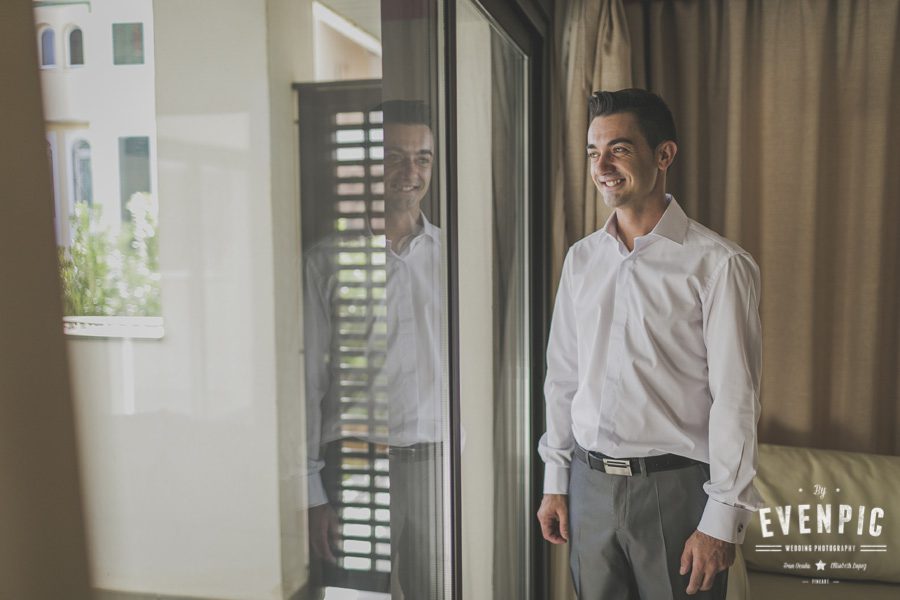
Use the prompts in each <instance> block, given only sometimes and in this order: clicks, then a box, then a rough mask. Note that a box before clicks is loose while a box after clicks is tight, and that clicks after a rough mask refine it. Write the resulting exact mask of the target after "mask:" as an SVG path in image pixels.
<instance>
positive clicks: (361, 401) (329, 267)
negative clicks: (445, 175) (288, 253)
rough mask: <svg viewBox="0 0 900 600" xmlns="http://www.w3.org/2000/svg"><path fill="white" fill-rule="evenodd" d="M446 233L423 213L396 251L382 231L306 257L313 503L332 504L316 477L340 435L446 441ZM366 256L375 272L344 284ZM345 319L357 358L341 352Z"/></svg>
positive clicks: (332, 243) (332, 242) (329, 242)
mask: <svg viewBox="0 0 900 600" xmlns="http://www.w3.org/2000/svg"><path fill="white" fill-rule="evenodd" d="M440 235H441V234H440V230H439V229H438V228H436V227H435V226H434V225H432V224H431V223H430V222H429V221H428V220H427V219H426V218H425V216H424V215H422V222H421V229H420V231H419V232H418V234H416V235H414V237H413V238H412V239H411V240H410V241H409V242H408V243H407V244H405V245H404V247H403V249H402V250H401V251H400V252H399V253H396V252H394V251H393V250H392V249H391V248H390V243H389V242H386V239H385V236H384V235H374V234H362V235H359V236H349V237H348V236H344V237H338V236H334V237H332V238H328V239H326V240H324V241H323V242H320V243H319V244H317V245H316V246H315V247H314V248H313V249H312V250H311V251H310V253H309V256H308V258H307V260H306V278H305V279H306V281H305V284H306V286H305V293H304V329H305V340H306V352H305V354H306V360H305V365H306V397H307V411H306V418H307V468H308V470H307V477H308V480H307V484H308V490H309V506H317V505H320V504H324V503H326V502H327V497H326V494H325V490H324V487H323V485H322V481H321V476H320V473H321V470H322V468H323V467H324V466H325V461H324V458H323V449H324V445H325V444H327V443H329V442H332V441H335V440H339V439H344V438H356V439H361V440H364V441H368V442H374V443H381V444H388V445H391V446H410V445H412V444H416V443H420V442H437V441H440V440H441V431H442V420H441V404H440V399H441V385H442V384H441V369H442V367H441V324H442V321H441V311H442V303H441V286H440V273H441V268H440V267H441V262H440V256H441V239H440ZM361 252H364V253H366V254H368V256H370V261H369V262H370V268H371V267H374V268H375V272H374V273H373V274H372V276H370V277H368V278H366V281H365V282H364V283H361V284H356V285H355V286H354V285H352V284H351V285H348V284H347V283H346V282H344V281H340V273H341V271H342V270H344V271H346V270H348V269H347V268H346V266H347V263H348V262H352V260H353V256H352V255H355V254H360V253H361ZM378 270H381V272H382V273H383V277H379V275H378V273H377V271H378ZM379 279H380V280H381V281H379ZM354 292H359V293H358V294H356V296H357V297H354ZM341 315H352V316H355V317H356V318H355V320H354V321H355V322H354V324H353V326H352V327H351V329H352V330H353V331H356V332H357V333H358V335H356V336H355V337H356V339H357V340H358V342H359V344H358V346H357V347H356V348H355V350H354V352H350V353H348V352H344V351H343V349H342V344H343V342H342V341H340V339H339V338H340V337H341V336H340V334H341V333H342V332H341V331H340V330H339V329H338V327H339V322H340V321H341V319H340V316H341ZM343 337H348V336H343ZM347 354H349V355H350V357H349V359H347V358H345V355H347ZM362 356H364V357H365V361H359V362H358V364H348V363H347V362H344V361H346V360H350V361H354V360H357V359H358V357H362Z"/></svg>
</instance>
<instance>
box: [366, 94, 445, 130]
mask: <svg viewBox="0 0 900 600" xmlns="http://www.w3.org/2000/svg"><path fill="white" fill-rule="evenodd" d="M375 110H380V111H381V112H382V115H383V119H384V122H385V123H395V124H399V125H425V126H427V127H429V128H430V127H431V110H429V108H428V105H427V104H425V102H423V101H422V100H387V101H385V102H382V103H381V104H380V105H379V106H378V108H376V109H375Z"/></svg>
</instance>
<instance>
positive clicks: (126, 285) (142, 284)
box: [59, 193, 162, 317]
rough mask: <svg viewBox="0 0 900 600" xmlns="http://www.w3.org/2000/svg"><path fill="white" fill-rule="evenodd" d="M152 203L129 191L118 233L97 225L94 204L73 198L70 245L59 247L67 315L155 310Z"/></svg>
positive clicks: (156, 265) (157, 312)
mask: <svg viewBox="0 0 900 600" xmlns="http://www.w3.org/2000/svg"><path fill="white" fill-rule="evenodd" d="M155 208H156V207H155V203H154V202H153V199H152V197H151V196H150V195H149V194H143V193H138V194H134V195H132V196H131V198H130V199H129V201H128V204H127V205H126V209H127V210H128V211H129V213H130V215H131V219H130V220H129V221H127V222H125V223H123V224H122V226H121V228H120V230H119V232H118V234H115V233H113V232H111V231H109V230H108V229H101V227H100V216H101V213H100V207H99V206H94V207H89V206H88V205H86V204H84V203H76V205H75V214H74V215H73V216H72V219H71V226H72V245H71V246H69V247H64V246H63V247H60V248H59V270H60V278H61V280H62V286H63V304H64V309H65V314H66V315H71V316H129V317H148V316H160V315H161V314H162V306H161V300H160V286H159V280H160V276H159V242H158V237H157V224H156V210H155Z"/></svg>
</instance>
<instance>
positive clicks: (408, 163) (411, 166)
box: [400, 158, 417, 175]
mask: <svg viewBox="0 0 900 600" xmlns="http://www.w3.org/2000/svg"><path fill="white" fill-rule="evenodd" d="M416 170H417V168H416V161H415V159H414V158H405V159H403V162H401V163H400V172H401V173H402V174H403V175H413V174H414V173H415V172H416Z"/></svg>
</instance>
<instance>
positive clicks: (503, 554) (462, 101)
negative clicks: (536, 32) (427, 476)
mask: <svg viewBox="0 0 900 600" xmlns="http://www.w3.org/2000/svg"><path fill="white" fill-rule="evenodd" d="M526 67H527V63H526V58H525V56H524V54H523V53H522V52H521V50H520V49H519V48H518V47H516V46H515V44H513V43H512V42H511V41H510V40H509V38H507V37H506V36H505V35H504V34H503V31H502V30H501V29H500V28H499V26H497V25H496V24H495V23H494V22H492V21H491V20H490V19H489V18H488V17H487V16H486V15H485V13H484V12H482V11H481V9H480V7H479V6H478V5H477V4H476V3H474V2H471V1H464V2H460V3H459V5H458V24H457V72H458V73H459V76H458V77H457V91H456V92H457V96H456V100H457V115H458V117H457V119H458V131H457V139H458V145H459V146H458V173H457V181H458V185H459V204H458V208H457V211H458V213H457V214H458V219H459V223H460V232H459V238H460V246H459V250H458V251H459V261H460V265H463V266H464V267H463V268H461V269H460V273H459V304H460V308H459V309H460V317H459V318H460V382H461V383H460V384H461V389H460V412H461V418H462V426H463V428H464V431H465V445H464V447H463V452H462V482H461V485H462V494H463V497H462V502H463V506H462V516H463V521H462V536H463V539H462V546H463V548H465V549H466V551H465V552H464V553H463V554H462V561H463V563H462V570H463V574H464V580H463V590H462V596H463V597H464V598H478V597H484V596H483V595H484V590H487V589H492V590H493V594H492V596H493V597H494V598H523V599H525V598H529V597H531V596H530V594H531V593H532V592H531V590H529V589H528V582H529V580H530V577H529V573H530V557H529V548H530V547H531V543H532V539H531V535H530V532H531V531H532V529H533V519H534V517H533V512H532V510H531V508H530V505H529V498H530V496H531V492H530V479H529V473H530V471H531V463H530V456H531V455H532V450H531V448H530V445H531V444H530V442H529V427H528V423H529V415H530V398H529V389H530V381H529V369H528V365H529V356H528V348H529V342H528V340H529V335H530V332H529V328H528V323H529V313H528V311H529V308H528V294H529V288H530V284H529V280H528V277H529V272H528V247H529V244H528V237H527V233H528V223H529V220H528V213H529V201H528V196H527V193H526V189H527V188H526V186H525V181H526V180H525V173H526V165H527V160H528V146H527V140H528V129H527V123H528V120H527V113H526V110H527V107H526V103H525V98H526V94H527V81H526V73H527V71H526Z"/></svg>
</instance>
